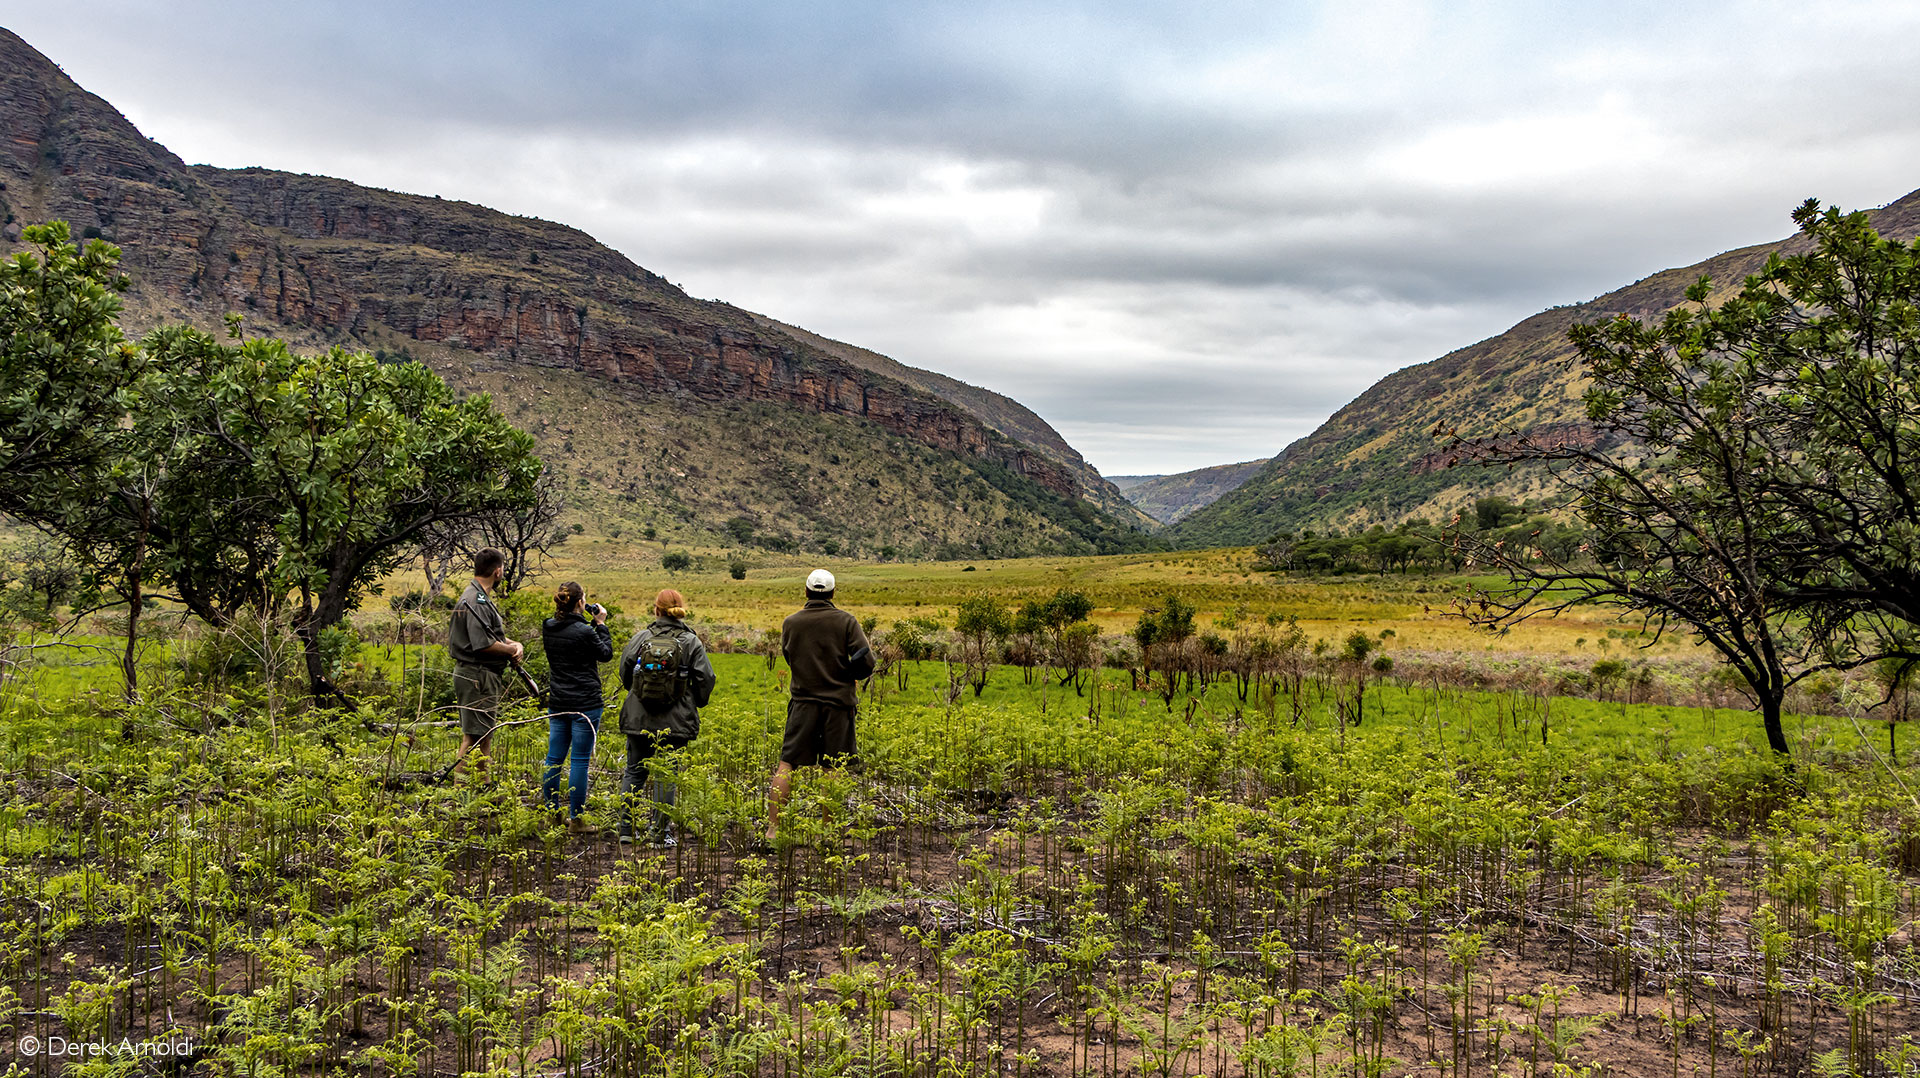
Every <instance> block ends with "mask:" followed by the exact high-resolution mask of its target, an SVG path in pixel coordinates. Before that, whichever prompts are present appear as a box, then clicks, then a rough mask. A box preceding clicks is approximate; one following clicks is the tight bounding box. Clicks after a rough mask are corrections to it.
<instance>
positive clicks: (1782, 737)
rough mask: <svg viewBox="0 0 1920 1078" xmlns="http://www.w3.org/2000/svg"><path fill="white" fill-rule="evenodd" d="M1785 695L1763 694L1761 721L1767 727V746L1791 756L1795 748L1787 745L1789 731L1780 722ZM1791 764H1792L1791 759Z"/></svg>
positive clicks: (1761, 699) (1761, 698)
mask: <svg viewBox="0 0 1920 1078" xmlns="http://www.w3.org/2000/svg"><path fill="white" fill-rule="evenodd" d="M1784 695H1785V694H1784V693H1781V694H1775V693H1765V694H1762V695H1761V697H1760V721H1761V722H1762V723H1763V724H1765V726H1766V728H1767V747H1768V748H1770V749H1772V750H1773V751H1775V752H1777V753H1779V754H1780V755H1782V756H1788V757H1790V756H1791V755H1792V751H1793V750H1791V749H1789V748H1788V747H1787V731H1786V728H1785V727H1784V726H1782V725H1781V723H1780V705H1781V702H1782V698H1783V697H1784ZM1789 766H1791V761H1789Z"/></svg>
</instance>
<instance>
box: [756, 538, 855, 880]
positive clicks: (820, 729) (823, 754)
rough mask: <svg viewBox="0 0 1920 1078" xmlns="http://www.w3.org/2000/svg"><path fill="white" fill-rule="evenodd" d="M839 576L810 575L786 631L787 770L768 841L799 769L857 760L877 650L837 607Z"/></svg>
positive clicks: (775, 788)
mask: <svg viewBox="0 0 1920 1078" xmlns="http://www.w3.org/2000/svg"><path fill="white" fill-rule="evenodd" d="M833 583H834V582H833V574H832V573H829V572H827V571H826V570H825V569H815V570H814V571H813V572H811V573H808V574H807V586H806V590H807V602H806V605H805V606H802V607H801V608H800V609H799V610H797V611H795V612H794V613H792V614H790V615H788V616H787V620H786V621H785V622H784V623H782V624H781V626H780V653H781V654H782V655H784V656H786V659H787V669H788V670H790V671H791V672H792V674H793V681H792V682H791V691H792V698H791V699H789V700H788V701H787V730H786V736H785V737H784V738H783V739H782V741H781V744H780V766H779V767H777V768H775V769H774V772H773V781H772V783H771V785H770V786H769V788H768V790H767V844H768V845H772V844H773V840H774V837H775V836H776V835H777V834H778V832H779V830H780V809H781V806H783V805H785V804H786V803H787V794H788V792H789V791H790V790H791V788H792V785H793V769H794V768H796V767H812V766H821V767H832V766H834V765H835V764H836V763H838V762H840V761H842V760H850V759H852V757H853V755H854V752H855V747H854V741H853V716H854V710H855V705H856V703H857V702H858V701H857V698H856V697H855V695H854V693H855V690H856V689H857V688H858V686H859V682H860V679H862V678H864V677H867V676H868V675H870V674H872V673H873V651H872V649H870V648H869V647H868V646H867V634H866V633H864V632H862V631H861V630H860V619H858V618H856V617H854V616H853V615H852V614H849V613H847V612H846V611H844V610H841V609H839V608H838V607H836V606H834V605H833Z"/></svg>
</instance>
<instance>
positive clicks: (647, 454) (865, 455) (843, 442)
mask: <svg viewBox="0 0 1920 1078" xmlns="http://www.w3.org/2000/svg"><path fill="white" fill-rule="evenodd" d="M0 87H4V96H3V97H0V126H3V127H4V138H0V210H4V212H5V214H6V223H5V225H4V232H0V235H4V237H5V238H6V239H7V240H8V241H9V242H16V241H17V239H18V237H19V229H20V226H21V224H22V223H31V222H35V221H40V220H46V219H51V218H60V219H64V220H66V221H69V222H70V223H71V224H72V226H73V228H74V231H75V232H76V234H77V236H76V238H80V237H86V238H92V237H100V238H104V239H107V240H110V241H112V242H114V243H116V244H118V245H119V246H120V247H121V249H122V251H123V253H124V254H123V265H124V267H125V268H126V269H127V271H128V272H129V273H130V275H131V276H132V278H133V281H134V290H133V291H132V293H130V294H129V296H128V314H127V319H126V321H127V324H128V326H129V328H130V329H133V330H139V329H142V328H144V327H147V326H151V325H154V324H157V323H159V322H162V321H167V320H182V321H190V322H193V323H196V324H200V325H203V326H209V327H212V326H217V325H218V324H219V320H220V317H221V315H222V314H224V313H225V312H227V311H238V312H240V313H241V314H242V315H244V316H245V318H246V322H247V327H248V331H249V332H264V333H270V334H274V335H279V336H283V337H286V338H288V339H289V340H291V341H293V342H294V343H295V344H298V345H306V346H314V345H321V344H329V343H339V344H345V345H348V346H350V347H357V348H367V349H371V350H376V351H379V352H383V353H387V354H392V355H398V356H402V357H411V358H418V359H420V360H421V361H423V362H426V363H428V364H430V365H432V366H433V367H435V369H437V370H439V371H440V372H441V373H442V374H443V375H444V376H445V377H447V378H448V380H449V381H450V382H452V383H454V384H455V385H456V387H460V388H464V389H468V390H472V389H477V388H480V387H482V386H486V387H489V388H492V389H493V390H494V391H495V392H496V393H498V394H500V395H501V396H502V398H503V399H502V401H501V403H502V407H503V410H505V411H506V412H507V414H508V415H509V416H510V417H511V416H515V415H522V416H544V415H545V414H546V413H548V412H554V413H555V415H554V416H553V417H552V418H551V419H550V420H549V421H548V422H547V424H546V429H540V428H539V427H538V425H537V424H536V425H535V430H534V433H535V436H536V438H538V439H539V441H540V446H541V451H542V453H543V455H544V456H546V457H548V458H549V459H550V460H551V461H553V462H554V463H555V465H556V466H557V467H559V468H560V469H561V470H563V471H566V472H568V473H569V480H570V481H569V482H568V484H567V486H568V489H569V492H570V495H571V496H572V497H573V499H574V503H575V505H576V506H577V507H580V508H582V509H583V510H591V515H590V522H592V523H596V524H598V525H600V526H603V527H606V528H609V529H611V528H618V527H626V526H631V527H636V528H637V527H639V526H642V525H652V526H655V527H656V528H658V529H659V530H661V531H662V532H663V533H664V534H676V535H682V536H684V537H685V538H687V539H689V540H698V539H702V538H705V539H709V540H714V541H720V540H721V539H723V538H728V539H729V541H730V536H732V535H735V534H747V535H749V536H750V537H751V538H752V540H753V541H756V542H761V543H764V544H770V545H774V546H782V547H789V548H794V549H803V550H804V549H817V550H823V551H824V550H825V549H826V548H827V547H829V546H831V547H832V548H834V549H835V550H838V551H840V552H842V553H855V554H873V553H878V552H881V551H883V550H887V549H889V548H891V550H892V551H894V552H896V553H898V554H900V555H901V556H912V555H920V556H935V555H947V556H953V557H964V556H984V555H989V554H1003V553H1079V552H1089V551H1093V550H1105V549H1122V548H1126V547H1129V546H1132V545H1137V544H1138V543H1139V542H1141V541H1142V536H1141V533H1140V530H1139V529H1140V527H1141V526H1142V525H1143V524H1144V522H1143V521H1141V520H1139V518H1137V517H1135V516H1133V515H1132V514H1131V513H1130V512H1128V513H1127V517H1128V519H1125V520H1122V519H1117V518H1116V517H1115V516H1114V515H1113V514H1112V513H1110V512H1109V511H1108V509H1106V508H1105V507H1104V505H1105V504H1106V503H1108V502H1111V501H1113V500H1115V499H1114V498H1110V497H1106V496H1105V491H1104V490H1103V489H1102V488H1103V484H1098V483H1095V482H1092V481H1091V480H1089V479H1088V477H1087V476H1086V475H1085V474H1083V473H1082V470H1081V469H1076V468H1074V467H1073V466H1072V461H1074V460H1077V458H1078V454H1076V453H1073V451H1072V448H1071V447H1070V446H1066V444H1065V442H1064V441H1059V440H1058V435H1057V434H1053V433H1052V430H1051V428H1047V427H1046V425H1045V424H1044V423H1043V422H1040V421H1039V420H1038V417H1033V422H1034V423H1037V424H1038V426H1039V427H1040V428H1045V433H1046V434H1048V435H1052V439H1051V441H1049V440H1048V439H1046V438H1044V437H1041V438H1040V441H1042V442H1043V443H1045V444H1042V445H1034V444H1030V443H1028V442H1026V441H1024V440H1023V439H1022V438H1021V436H1020V434H1019V433H1018V432H1021V431H1027V429H1028V427H1029V426H1030V425H1028V424H1017V423H1013V422H1010V421H1009V422H1005V423H1002V422H998V421H988V420H986V419H983V418H982V416H981V415H979V414H976V413H975V412H974V411H972V410H970V409H969V408H968V407H966V406H963V405H961V404H958V403H955V402H954V401H953V400H952V399H948V398H946V397H944V396H943V395H940V394H936V393H933V392H929V391H927V390H925V389H923V388H920V387H919V386H918V385H916V384H914V383H913V382H912V381H911V380H909V379H906V378H903V377H901V376H900V375H899V372H895V371H889V370H887V369H886V368H884V367H883V366H880V365H877V364H867V363H861V362H854V361H851V360H849V359H848V358H846V357H845V355H843V354H842V352H843V351H845V349H846V346H839V347H838V348H834V349H830V348H827V347H824V346H822V345H820V344H816V343H812V342H809V341H808V340H806V339H805V338H804V337H803V336H801V335H799V334H798V332H797V331H792V330H788V329H786V328H784V327H779V328H776V327H773V326H770V325H767V324H763V323H762V322H761V321H759V320H757V319H756V317H755V316H753V315H750V314H748V313H747V312H745V311H741V310H739V309H737V308H734V307H731V306H729V305H727V304H724V303H714V302H708V301H702V300H696V299H693V298H691V297H689V296H687V295H686V294H685V293H684V292H682V291H681V290H680V289H679V288H677V287H675V286H674V285H672V284H670V283H669V282H668V281H667V280H666V279H665V278H663V277H661V276H660V275H659V274H656V273H653V272H651V271H648V270H646V269H643V268H641V267H640V266H637V265H635V264H634V263H633V262H631V261H629V260H628V259H627V258H625V257H624V256H622V255H620V254H619V253H618V252H616V251H613V250H611V249H609V248H607V247H605V246H603V245H602V244H600V243H598V242H597V241H595V240H594V239H593V238H592V237H591V236H588V235H587V234H586V233H584V232H581V231H579V230H577V229H573V228H568V227H566V226H564V225H558V224H553V223H551V222H547V221H541V220H537V219H533V218H525V217H514V216H510V215H507V214H503V213H499V212H497V211H494V210H490V209H487V208H485V207H483V206H476V205H472V204H470V203H465V202H455V201H451V200H445V199H441V198H437V197H425V196H419V195H407V194H398V193H395V192H391V191H382V190H376V189H373V188H367V187H361V186H358V185H356V184H353V183H349V182H347V181H344V180H337V179H331V178H328V177H324V176H305V175H293V174H290V173H285V172H275V171H271V170H268V169H261V168H248V169H238V170H229V169H218V168H211V167H207V166H194V167H191V168H189V167H188V166H186V165H185V164H184V163H183V162H182V161H181V160H180V159H179V158H178V157H176V156H174V155H173V154H172V153H170V152H168V151H167V150H166V148H165V147H163V146H161V145H159V144H158V143H155V142H153V141H151V140H149V139H147V138H145V137H144V136H142V135H141V134H140V132H139V131H137V130H136V129H135V128H134V127H133V126H132V125H131V124H129V123H128V122H127V121H126V119H125V118H124V117H122V116H121V115H120V114H119V113H118V112H117V111H115V110H114V109H113V108H112V106H110V105H108V104H107V103H106V102H105V101H102V100H101V99H100V98H98V97H96V96H94V95H93V94H90V93H87V92H86V91H85V90H83V89H81V88H80V87H79V86H77V85H75V84H74V83H73V81H72V80H70V79H68V78H67V77H66V75H65V74H64V73H63V72H61V71H60V70H59V68H57V67H56V66H55V65H54V64H52V63H51V62H50V61H48V60H47V59H46V58H45V57H44V56H42V55H40V54H39V53H38V52H36V51H34V49H33V48H32V47H31V46H29V45H28V44H27V43H26V42H24V41H22V40H21V39H20V38H19V37H17V36H15V35H14V34H12V33H9V32H6V31H4V30H0ZM905 369H906V368H902V370H905ZM516 371H521V372H525V373H526V377H516V376H515V373H514V372H516ZM536 375H537V376H536ZM496 376H497V377H496ZM933 377H937V376H933ZM956 384H957V383H956ZM969 388H971V387H969ZM979 392H981V393H984V391H979ZM522 393H532V394H534V396H533V397H531V398H529V397H519V396H518V395H519V394H522ZM989 396H990V395H989ZM1000 399H1001V400H1004V398H1000ZM587 400H596V401H601V402H604V403H605V404H606V406H607V407H605V408H598V409H595V412H596V414H597V415H599V416H600V422H601V424H602V428H601V430H600V431H598V432H590V431H581V432H579V433H576V434H575V435H573V436H572V437H568V436H566V435H563V434H560V433H558V432H559V430H560V429H561V427H562V426H574V424H570V423H566V422H565V414H564V408H559V409H556V408H555V405H556V403H558V404H560V405H565V404H571V403H577V402H581V401H587ZM1006 404H1007V405H1008V406H1011V407H1008V408H1003V409H1000V411H1002V412H1005V413H1007V414H1011V412H1012V409H1014V408H1017V407H1018V406H1017V405H1012V402H1010V401H1008V402H1006ZM609 409H611V410H609ZM1022 411H1024V410H1022ZM1027 414H1028V415H1031V413H1027ZM743 424H744V425H745V428H750V429H751V430H753V431H758V432H760V434H759V435H758V436H757V437H754V438H752V439H749V440H748V442H746V443H744V444H743V443H742V442H741V440H740V439H741V437H742V436H743V434H744V429H743V426H742V425H743ZM662 428H664V430H663V429H662ZM1006 430H1013V431H1015V432H1016V433H1014V434H1009V433H1005V432H1004V431H1006ZM1028 433H1031V431H1028ZM1035 436H1036V437H1038V435H1035ZM603 437H604V439H605V440H609V441H618V442H620V443H621V444H622V445H624V446H625V447H626V452H625V456H626V461H625V464H624V466H619V467H614V466H610V465H608V464H607V463H606V462H605V461H600V462H599V463H597V464H596V463H593V462H594V461H595V460H596V457H595V453H596V451H597V447H598V445H599V442H600V441H601V440H602V439H603ZM1053 442H1058V444H1052V443H1053ZM746 445H751V446H753V447H754V448H752V449H751V450H748V449H747V448H745V446H746ZM746 452H751V453H752V454H753V458H752V460H753V463H754V464H755V467H753V468H750V469H749V468H735V467H731V465H732V464H733V463H737V462H735V461H729V462H728V464H729V467H727V468H724V469H720V468H706V467H704V466H702V469H701V470H702V471H704V472H705V473H706V474H705V475H704V476H702V477H698V478H696V477H695V476H694V474H693V472H692V471H691V470H689V468H688V462H693V463H695V464H698V463H699V462H700V461H701V460H702V459H703V458H707V459H712V458H716V457H720V456H729V455H731V456H739V455H741V454H743V453H746ZM615 459H616V460H617V459H618V457H616V458H615ZM1082 469H1084V463H1083V464H1082ZM1085 470H1086V471H1090V469H1085ZM589 472H591V473H592V478H589V477H588V473H589ZM722 472H724V473H725V475H726V477H727V478H726V483H725V485H721V484H720V482H719V480H718V476H719V475H720V474H721V473H722ZM1096 478H1097V477H1096ZM609 483H611V484H614V486H612V487H611V488H609V487H608V486H607V484H609ZM883 487H885V488H886V489H887V491H888V497H889V498H890V499H892V502H893V505H892V507H891V508H890V509H888V510H886V511H875V507H874V503H873V502H872V501H871V499H869V498H867V493H875V494H876V496H877V492H879V491H880V490H881V488H883ZM863 492H866V493H863ZM1114 493H1115V495H1117V492H1114ZM1083 494H1093V495H1095V497H1094V498H1093V499H1091V500H1090V499H1089V498H1087V497H1083ZM742 519H744V521H745V522H746V523H744V524H743V523H739V521H740V520H742ZM730 525H731V526H730Z"/></svg>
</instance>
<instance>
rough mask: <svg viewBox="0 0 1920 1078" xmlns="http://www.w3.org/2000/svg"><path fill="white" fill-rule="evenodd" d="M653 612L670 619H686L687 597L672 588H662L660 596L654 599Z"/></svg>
mask: <svg viewBox="0 0 1920 1078" xmlns="http://www.w3.org/2000/svg"><path fill="white" fill-rule="evenodd" d="M653 612H654V613H655V614H659V615H663V616H665V617H669V618H684V617H686V616H687V597H686V596H684V595H682V594H680V593H679V592H677V591H675V590H673V589H672V588H662V589H661V590H660V594H658V595H656V596H654V597H653Z"/></svg>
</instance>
